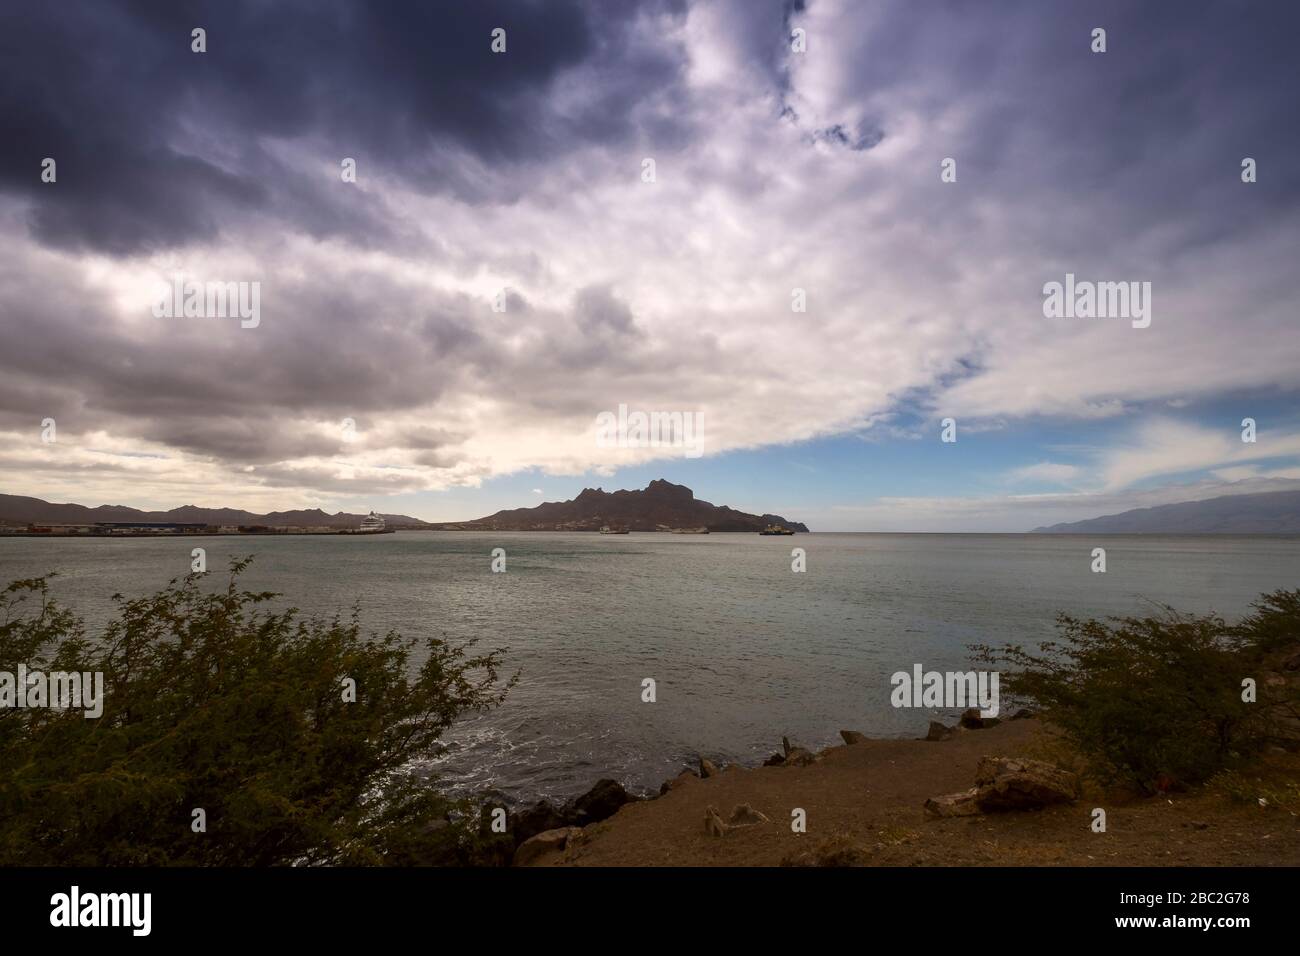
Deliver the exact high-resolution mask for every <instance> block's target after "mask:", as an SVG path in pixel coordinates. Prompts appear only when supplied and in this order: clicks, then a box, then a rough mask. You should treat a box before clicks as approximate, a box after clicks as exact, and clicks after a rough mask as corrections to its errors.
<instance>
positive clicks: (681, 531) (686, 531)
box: [673, 528, 709, 534]
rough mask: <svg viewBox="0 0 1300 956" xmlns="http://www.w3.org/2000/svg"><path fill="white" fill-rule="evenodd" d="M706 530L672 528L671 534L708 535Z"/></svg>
mask: <svg viewBox="0 0 1300 956" xmlns="http://www.w3.org/2000/svg"><path fill="white" fill-rule="evenodd" d="M708 533H709V529H708V528H673V534H708Z"/></svg>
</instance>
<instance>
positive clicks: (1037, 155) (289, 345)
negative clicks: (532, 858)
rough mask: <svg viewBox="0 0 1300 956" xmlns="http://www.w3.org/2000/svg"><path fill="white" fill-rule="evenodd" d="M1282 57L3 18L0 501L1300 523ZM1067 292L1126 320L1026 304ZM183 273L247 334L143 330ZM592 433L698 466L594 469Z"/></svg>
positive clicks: (726, 15) (1032, 33) (482, 25)
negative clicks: (648, 489)
mask: <svg viewBox="0 0 1300 956" xmlns="http://www.w3.org/2000/svg"><path fill="white" fill-rule="evenodd" d="M1098 28H1100V29H1102V30H1104V31H1105V34H1104V42H1105V50H1104V52H1100V51H1096V50H1095V49H1094V48H1095V47H1096V46H1097V45H1098V40H1097V37H1096V35H1095V32H1094V31H1096V30H1097V29H1098ZM196 29H201V30H202V31H204V32H203V34H202V43H201V44H199V43H198V41H197V40H196V38H195V35H194V32H193V31H194V30H196ZM498 30H499V31H504V33H495V32H494V31H498ZM1297 32H1300V8H1297V7H1296V5H1294V4H1289V3H1273V2H1250V0H1243V2H1239V3H1223V2H1215V3H1211V2H1201V0H1188V2H1178V3H1174V2H1160V0H1152V2H1147V3H1140V4H1138V3H1131V2H1114V3H1111V2H1088V3H1080V2H1060V3H1051V4H1047V3H1041V2H1028V0H1026V2H1016V3H1012V2H996V0H992V2H984V3H979V4H974V3H965V2H957V0H951V2H942V0H879V2H876V0H873V2H869V3H868V2H848V0H806V2H798V0H645V2H635V0H547V2H546V3H540V2H536V3H534V2H504V0H475V2H473V3H467V2H447V3H435V2H422V3H414V2H412V3H383V4H375V3H361V2H355V3H353V2H341V0H313V2H310V3H308V2H281V3H275V4H271V3H266V2H252V0H221V2H212V3H188V2H177V3H168V4H160V3H149V2H127V0H95V2H85V3H80V2H61V3H59V4H5V5H4V7H3V9H2V10H0V124H2V125H3V129H4V131H5V133H4V136H3V137H0V492H4V493H9V494H22V495H32V496H35V497H40V498H44V499H46V500H51V501H75V502H78V503H82V504H88V505H98V504H124V505H132V506H135V507H140V508H147V509H166V508H171V507H176V506H180V505H186V504H196V505H201V506H212V507H217V506H229V507H241V508H247V509H249V510H253V511H269V510H286V509H291V508H306V507H322V508H325V509H326V510H329V511H335V510H339V509H344V510H349V511H364V510H368V509H370V508H374V509H376V510H379V511H382V512H386V513H393V514H408V515H413V516H416V517H420V518H424V519H427V520H434V521H438V520H458V519H468V518H474V517H479V516H481V515H486V514H489V513H492V512H494V511H497V510H499V509H502V508H513V507H521V506H527V505H530V504H535V503H540V502H542V501H544V500H547V501H550V500H564V499H567V498H571V497H573V496H575V495H576V494H577V493H578V492H580V491H581V490H582V489H583V488H586V487H602V488H604V489H606V490H613V489H616V488H638V487H644V486H645V484H647V483H648V482H649V481H650V480H652V479H654V478H659V477H663V478H667V479H669V480H670V481H674V482H678V483H681V484H685V485H688V486H689V487H691V488H692V489H694V490H695V493H696V495H697V497H700V498H703V499H705V500H709V501H712V502H714V503H716V504H728V505H731V506H732V507H735V508H739V509H742V510H746V511H752V512H757V513H764V512H770V513H778V514H782V515H784V516H786V517H787V518H790V519H792V520H799V521H804V522H805V523H807V524H808V525H809V526H810V527H811V528H812V529H813V530H815V531H858V530H861V531H877V530H878V531H1024V530H1028V529H1030V528H1033V527H1036V526H1039V525H1043V524H1050V523H1055V522H1058V521H1068V520H1077V519H1081V518H1087V517H1093V516H1096V515H1099V514H1108V513H1114V512H1117V511H1123V510H1126V509H1128V508H1132V507H1145V506H1149V505H1153V504H1161V503H1167V502H1174V501H1185V500H1195V499H1197V498H1208V497H1213V496H1215V495H1219V494H1236V493H1245V492H1255V491H1266V490H1283V489H1291V488H1297V487H1300V403H1297V391H1296V390H1297V386H1298V385H1300V335H1297V334H1296V331H1295V327H1296V325H1297V315H1296V308H1297V305H1296V304H1297V302H1300V295H1298V294H1297V293H1300V279H1298V278H1297V274H1298V271H1300V270H1297V262H1300V203H1298V200H1300V167H1298V166H1297V158H1298V157H1300V125H1298V124H1297V123H1296V122H1295V112H1294V107H1295V94H1296V91H1297V90H1298V89H1300V57H1297V56H1296V54H1295V51H1294V37H1295V36H1296V35H1297ZM502 43H504V49H503V50H499V48H500V47H501V45H502ZM196 45H201V46H202V51H196V49H195V47H196ZM494 46H496V47H498V50H494V49H493V47H494ZM50 159H52V160H54V164H53V167H52V169H51V167H50V166H49V164H47V162H46V161H47V160H50ZM1247 159H1250V160H1253V161H1254V162H1253V164H1252V165H1253V170H1254V176H1253V177H1252V178H1253V179H1254V181H1252V182H1246V181H1243V179H1244V174H1243V161H1245V160H1247ZM349 161H351V170H352V171H354V172H355V175H354V176H351V177H350V174H349ZM648 161H652V162H648ZM1067 275H1069V276H1073V277H1075V278H1076V279H1077V280H1078V281H1079V282H1095V283H1103V282H1105V283H1125V284H1127V283H1136V284H1137V285H1136V286H1135V287H1133V288H1134V291H1135V293H1136V292H1137V291H1139V290H1142V289H1147V290H1149V293H1148V296H1147V297H1146V298H1145V302H1146V307H1147V308H1146V313H1145V317H1143V316H1142V315H1140V314H1138V312H1140V311H1141V310H1138V309H1137V303H1138V302H1139V301H1140V300H1139V299H1137V298H1135V299H1134V300H1133V301H1132V303H1131V309H1130V310H1129V312H1122V311H1121V312H1120V314H1107V315H1099V316H1088V315H1086V314H1083V315H1079V314H1069V315H1063V314H1049V313H1050V312H1051V310H1050V309H1048V308H1046V307H1045V298H1047V296H1046V293H1045V288H1047V287H1048V284H1050V283H1052V282H1057V283H1062V284H1064V283H1065V282H1066V281H1067V280H1066V277H1067ZM177 281H179V282H181V283H182V286H181V288H182V290H184V289H185V286H184V283H186V282H190V283H199V284H218V283H220V284H225V283H243V284H244V285H243V286H241V287H240V288H241V289H244V290H251V289H252V288H253V286H254V284H256V290H257V294H258V300H257V301H258V303H259V304H258V311H257V314H256V318H255V320H251V319H250V320H248V321H244V320H243V317H241V316H239V315H234V316H232V315H219V314H215V313H211V312H209V314H200V315H189V316H186V315H167V314H165V310H163V311H164V314H162V315H160V314H159V312H160V309H159V305H158V304H159V301H160V296H161V295H162V290H165V289H168V288H172V287H173V285H172V284H173V283H174V282H177ZM1147 283H1149V285H1146V284H1147ZM204 287H205V288H206V286H204ZM223 287H224V285H223ZM1125 288H1126V289H1127V288H1129V287H1128V286H1127V285H1126V286H1125ZM248 294H250V295H251V293H248ZM248 301H249V302H251V301H252V300H251V299H249V300H248ZM1117 301H1118V300H1117ZM799 304H801V305H802V308H800V307H799ZM1112 304H1114V303H1112ZM1071 311H1072V312H1074V311H1076V310H1071ZM1077 311H1082V310H1077ZM1111 311H1112V313H1114V312H1115V310H1114V309H1112V310H1111ZM1130 312H1132V313H1133V314H1129V313H1130ZM620 406H623V407H624V408H626V409H627V410H630V411H631V412H634V413H635V412H638V411H639V412H644V413H646V414H649V413H656V412H657V413H663V414H678V415H681V416H690V418H689V419H684V420H689V421H692V422H693V423H694V426H695V437H696V439H697V442H696V444H695V446H694V447H693V448H689V449H688V448H685V447H683V446H682V445H681V444H680V443H677V444H671V443H670V444H660V445H658V446H650V445H649V444H648V443H647V442H645V441H636V440H631V441H610V440H608V437H609V436H608V435H606V436H605V437H604V438H602V433H601V427H602V426H601V420H602V415H609V416H613V415H617V413H618V410H619V408H620ZM1248 418H1249V419H1252V420H1253V421H1254V423H1255V434H1254V438H1255V440H1254V441H1251V442H1247V441H1243V440H1242V437H1243V420H1244V419H1248ZM51 420H52V426H53V427H52V429H51ZM945 420H951V426H950V427H948V428H947V429H946V431H947V437H949V438H955V440H953V441H945V440H944V437H945V425H944V423H945ZM632 438H633V439H635V438H636V436H635V435H633V436H632ZM51 439H52V440H51Z"/></svg>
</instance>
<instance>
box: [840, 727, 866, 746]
mask: <svg viewBox="0 0 1300 956" xmlns="http://www.w3.org/2000/svg"><path fill="white" fill-rule="evenodd" d="M840 737H842V738H843V740H844V742H845V743H846V744H848V745H849V746H853V744H860V743H863V742H865V741H866V740H867V739H868V737H867V735H866V734H860V733H858V732H857V731H856V730H841V731H840Z"/></svg>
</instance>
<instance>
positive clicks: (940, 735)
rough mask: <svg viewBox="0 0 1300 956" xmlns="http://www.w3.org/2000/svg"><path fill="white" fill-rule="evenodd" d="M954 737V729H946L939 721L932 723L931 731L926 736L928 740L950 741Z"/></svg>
mask: <svg viewBox="0 0 1300 956" xmlns="http://www.w3.org/2000/svg"><path fill="white" fill-rule="evenodd" d="M952 736H953V729H952V728H951V727H945V726H944V725H943V724H941V723H939V721H937V720H932V721H930V730H929V732H928V733H926V735H925V739H926V740H950V739H952Z"/></svg>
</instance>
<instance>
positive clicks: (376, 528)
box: [357, 511, 388, 534]
mask: <svg viewBox="0 0 1300 956" xmlns="http://www.w3.org/2000/svg"><path fill="white" fill-rule="evenodd" d="M387 530H388V527H387V525H386V524H385V523H384V519H383V518H381V517H380V516H379V515H377V514H375V513H374V512H373V511H372V512H370V514H368V515H366V516H365V517H364V518H362V519H361V527H360V528H358V529H357V534H382V533H383V532H385V531H387Z"/></svg>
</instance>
